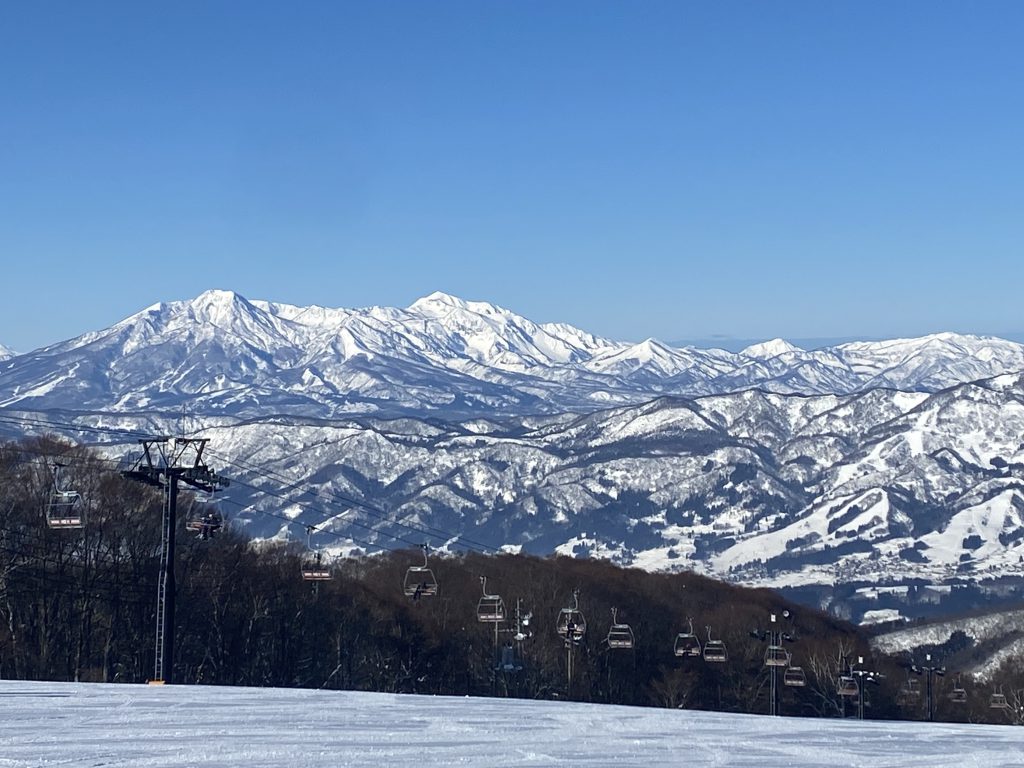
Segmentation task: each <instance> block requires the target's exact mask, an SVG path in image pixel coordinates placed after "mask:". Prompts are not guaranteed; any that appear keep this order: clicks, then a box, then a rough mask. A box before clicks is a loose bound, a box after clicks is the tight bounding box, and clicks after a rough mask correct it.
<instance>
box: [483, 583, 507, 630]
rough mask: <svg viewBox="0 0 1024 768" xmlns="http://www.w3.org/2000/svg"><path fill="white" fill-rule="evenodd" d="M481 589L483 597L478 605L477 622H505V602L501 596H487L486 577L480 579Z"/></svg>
mask: <svg viewBox="0 0 1024 768" xmlns="http://www.w3.org/2000/svg"><path fill="white" fill-rule="evenodd" d="M480 588H481V590H482V591H483V597H481V598H480V602H478V603H477V604H476V618H477V621H486V622H490V623H492V624H499V623H501V622H503V621H504V620H505V618H506V614H505V601H504V600H502V599H501V596H500V595H489V594H487V577H486V576H481V577H480Z"/></svg>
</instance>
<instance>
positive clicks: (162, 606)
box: [153, 480, 174, 683]
mask: <svg viewBox="0 0 1024 768" xmlns="http://www.w3.org/2000/svg"><path fill="white" fill-rule="evenodd" d="M172 512H173V510H172V509H171V482H170V480H168V481H167V482H166V486H165V488H164V507H163V519H162V522H161V528H160V533H161V536H160V572H159V576H158V577H157V578H158V580H159V581H158V584H157V586H158V589H157V600H156V663H155V664H154V665H153V682H155V683H162V682H163V681H164V680H165V679H166V678H165V677H164V616H165V615H166V613H167V600H166V595H167V589H166V587H167V584H166V582H167V561H168V558H169V557H171V545H170V543H171V536H170V535H169V534H170V533H171V531H170V530H169V529H170V526H172V525H174V515H173V514H172Z"/></svg>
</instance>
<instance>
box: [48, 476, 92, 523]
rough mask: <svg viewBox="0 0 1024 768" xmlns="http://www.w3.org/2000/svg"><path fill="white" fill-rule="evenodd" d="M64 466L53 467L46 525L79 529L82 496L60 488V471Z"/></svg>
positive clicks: (81, 520) (82, 520)
mask: <svg viewBox="0 0 1024 768" xmlns="http://www.w3.org/2000/svg"><path fill="white" fill-rule="evenodd" d="M64 466H65V465H64V464H57V463H55V464H54V465H53V490H52V491H51V492H50V496H49V499H48V500H47V503H46V524H47V525H48V526H49V527H50V528H81V527H82V526H83V525H84V524H85V521H84V519H83V516H82V495H81V494H80V493H78V491H73V490H71V489H69V488H61V482H60V471H61V469H62V468H63V467H64Z"/></svg>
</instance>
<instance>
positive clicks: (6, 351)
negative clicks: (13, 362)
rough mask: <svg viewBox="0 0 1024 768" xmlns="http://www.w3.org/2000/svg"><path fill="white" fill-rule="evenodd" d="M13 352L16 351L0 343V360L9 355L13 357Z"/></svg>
mask: <svg viewBox="0 0 1024 768" xmlns="http://www.w3.org/2000/svg"><path fill="white" fill-rule="evenodd" d="M15 354H16V353H15V351H14V350H13V349H11V348H10V347H5V346H4V345H3V344H0V360H6V359H7V358H9V357H14V355H15Z"/></svg>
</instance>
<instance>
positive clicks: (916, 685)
mask: <svg viewBox="0 0 1024 768" xmlns="http://www.w3.org/2000/svg"><path fill="white" fill-rule="evenodd" d="M903 695H904V696H906V697H907V698H908V699H917V698H920V696H921V681H920V680H918V679H917V678H915V677H908V678H907V684H906V685H905V686H904V687H903Z"/></svg>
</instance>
